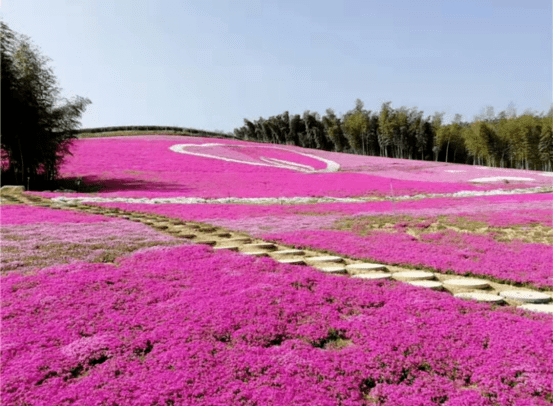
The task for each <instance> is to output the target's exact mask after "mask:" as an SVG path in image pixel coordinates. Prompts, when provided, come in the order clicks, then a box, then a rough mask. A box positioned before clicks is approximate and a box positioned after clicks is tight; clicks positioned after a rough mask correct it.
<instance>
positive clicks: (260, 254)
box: [242, 251, 269, 257]
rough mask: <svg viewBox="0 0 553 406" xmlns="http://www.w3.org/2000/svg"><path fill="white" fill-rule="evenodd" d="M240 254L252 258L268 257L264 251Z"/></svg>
mask: <svg viewBox="0 0 553 406" xmlns="http://www.w3.org/2000/svg"><path fill="white" fill-rule="evenodd" d="M242 254H245V255H251V256H252V257H268V256H269V255H268V254H267V253H266V252H265V251H255V252H242Z"/></svg>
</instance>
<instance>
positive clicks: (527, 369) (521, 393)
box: [0, 136, 553, 406]
mask: <svg viewBox="0 0 553 406" xmlns="http://www.w3.org/2000/svg"><path fill="white" fill-rule="evenodd" d="M72 151H73V154H74V155H73V156H72V157H68V159H67V160H66V162H65V164H64V165H63V167H62V168H61V172H62V174H63V175H64V176H65V177H66V178H82V179H83V181H84V183H85V184H87V186H90V185H92V184H95V185H97V186H98V187H99V188H100V189H99V191H98V193H91V194H85V193H54V192H42V193H38V192H33V193H31V192H29V193H30V194H35V195H40V196H42V197H50V198H58V200H57V201H58V202H59V203H60V204H63V203H64V200H63V199H61V200H60V199H59V198H61V197H63V198H64V199H71V198H80V199H81V200H83V199H84V200H83V201H84V202H87V201H88V204H92V205H97V206H100V207H113V208H119V209H123V210H127V211H134V212H143V213H154V214H158V215H163V216H167V217H173V218H178V219H182V220H185V221H196V222H203V223H207V224H212V225H215V226H219V227H223V228H226V229H228V230H232V231H241V232H246V233H248V234H250V235H251V236H253V237H256V238H261V239H264V240H272V241H277V242H280V243H283V244H285V245H289V246H295V247H305V248H311V249H318V250H323V251H327V252H330V253H336V254H339V255H344V256H350V257H352V258H358V259H367V260H370V261H373V262H378V263H382V264H389V265H401V266H403V267H406V268H414V269H429V270H433V271H436V272H448V273H456V274H461V275H474V276H477V277H484V278H488V279H493V280H496V281H502V282H505V283H511V284H521V285H525V286H529V287H533V288H536V289H551V288H553V276H552V273H551V269H552V268H551V266H552V264H553V249H552V246H553V194H552V193H551V191H550V189H548V188H551V187H552V186H553V184H552V182H553V177H551V176H548V174H547V173H540V172H536V171H521V170H502V169H493V168H485V167H478V166H465V165H452V164H444V163H441V162H423V161H409V160H399V159H389V158H379V157H368V156H357V155H348V154H342V153H334V152H327V151H316V150H309V149H304V148H299V147H293V146H282V145H273V144H258V143H252V142H243V141H233V140H228V139H209V138H197V137H183V136H132V137H112V138H101V137H99V138H87V139H79V140H76V142H75V144H74V146H73V148H72ZM538 187H540V188H542V189H540V190H539V191H540V192H541V193H537V192H536V190H534V189H531V190H530V189H529V190H526V191H523V190H520V189H523V188H538ZM484 191H487V192H489V193H490V195H485V196H484V195H478V193H477V192H484ZM497 191H500V192H501V193H504V194H502V195H491V194H493V193H496V192H497ZM458 192H466V193H458ZM431 194H439V195H440V196H438V197H436V196H422V195H431ZM328 196H330V197H336V198H350V197H363V198H364V199H358V200H357V201H355V199H343V200H339V202H332V203H326V202H324V201H328V199H327V200H324V199H308V200H309V201H308V202H305V201H303V202H304V203H301V204H300V203H299V202H300V200H299V199H297V198H307V197H317V198H322V197H328ZM369 197H372V198H373V201H369ZM99 198H102V199H99ZM200 198H203V199H216V198H221V199H223V200H220V201H219V202H218V203H215V202H213V201H206V202H204V201H203V200H201V199H200ZM246 198H273V199H266V200H263V199H257V200H256V199H252V200H247V199H246ZM275 198H286V199H282V200H280V201H281V202H282V203H285V204H274V202H275V201H277V202H278V201H279V200H276V199H275ZM87 199H88V200H87ZM94 199H96V200H94ZM156 199H157V200H156ZM159 199H166V200H159ZM171 199H172V200H171ZM179 199H180V200H179ZM186 199H189V200H186ZM306 200H307V199H306ZM3 201H4V200H3ZM8 201H9V199H8ZM65 201H67V200H65ZM321 201H323V202H321ZM13 202H16V201H15V200H12V203H13ZM177 202H178V203H177ZM199 202H200V203H199ZM202 202H203V203H202ZM0 223H1V224H0V225H1V236H2V238H1V241H0V248H1V250H2V258H1V273H0V289H1V296H0V301H1V306H0V313H1V317H2V324H1V329H0V339H1V343H2V345H1V346H0V359H1V365H2V369H1V372H0V378H1V379H0V382H1V385H0V394H1V401H0V403H1V404H2V405H4V404H5V405H18V406H24V405H25V406H50V405H105V406H114V405H119V406H123V405H129V406H134V405H137V406H169V405H173V406H175V405H221V406H229V405H248V406H254V405H257V406H264V405H287V406H288V405H317V406H319V405H321V406H324V405H328V406H331V405H332V406H334V405H342V406H346V405H351V406H353V405H367V406H370V405H378V406H413V405H416V406H419V405H424V406H426V405H429V406H432V405H434V406H435V405H445V406H473V405H474V406H531V405H534V406H546V405H551V404H553V384H552V383H553V359H552V357H551V354H552V353H553V317H552V315H550V314H543V313H537V312H530V311H523V310H520V309H517V308H516V307H510V306H499V305H490V304H482V303H477V302H475V301H474V302H473V301H465V300H460V299H457V298H455V297H453V296H451V295H449V294H446V293H444V292H435V291H432V290H429V289H422V288H419V287H414V286H411V285H408V284H404V283H401V282H396V281H393V280H384V281H383V280H380V281H376V280H363V279H357V278H349V277H344V276H337V275H332V274H327V273H323V272H320V271H318V270H316V269H314V268H312V267H309V266H295V265H285V264H282V263H279V262H277V261H275V260H273V259H271V258H256V257H250V256H246V255H242V254H240V253H234V252H230V251H226V252H223V251H214V250H213V249H212V248H211V247H207V246H205V245H197V244H193V243H191V242H188V241H185V240H182V239H177V238H173V237H171V236H168V235H165V234H162V233H160V232H158V231H156V230H155V229H154V228H151V227H149V226H147V225H145V224H142V223H136V222H132V221H129V220H124V219H122V218H110V217H107V216H102V215H94V214H88V213H84V214H83V213H77V212H72V211H67V210H53V209H49V208H42V207H30V206H24V205H19V204H10V205H4V204H2V205H1V206H0Z"/></svg>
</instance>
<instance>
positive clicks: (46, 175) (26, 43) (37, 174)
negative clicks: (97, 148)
mask: <svg viewBox="0 0 553 406" xmlns="http://www.w3.org/2000/svg"><path fill="white" fill-rule="evenodd" d="M0 54H1V64H2V79H1V80H2V83H1V89H2V90H1V93H2V94H1V97H2V112H1V115H2V116H1V118H2V133H1V139H2V141H1V147H2V150H3V155H4V157H5V159H6V160H7V161H8V165H7V168H6V167H4V169H5V170H3V173H2V178H3V182H4V183H6V181H7V182H10V183H11V182H14V183H17V184H21V185H30V186H32V187H34V188H36V187H37V186H41V185H44V184H45V183H46V182H47V181H51V180H53V179H55V178H57V176H58V167H59V164H60V163H61V162H62V159H63V157H64V156H65V155H67V154H68V153H69V147H70V143H71V140H72V139H74V138H75V136H74V134H73V132H74V130H75V129H76V128H77V127H78V126H79V125H80V122H79V119H80V117H81V114H82V113H83V112H84V111H85V109H86V106H87V105H88V104H90V103H91V101H90V100H89V99H86V98H82V97H79V96H77V97H76V99H75V100H74V101H72V102H69V101H67V100H66V99H61V100H63V101H64V102H65V103H64V104H61V105H60V104H59V101H60V99H59V97H58V95H59V93H60V89H59V88H58V86H57V81H56V78H55V76H54V74H53V72H52V69H51V68H48V67H46V64H47V62H48V60H49V58H45V57H42V56H41V55H40V53H39V51H38V50H36V49H35V48H34V47H33V45H32V44H31V42H30V39H29V38H28V37H26V36H23V35H19V34H17V33H15V32H13V31H12V30H11V29H10V28H9V27H8V25H7V24H5V23H4V22H0Z"/></svg>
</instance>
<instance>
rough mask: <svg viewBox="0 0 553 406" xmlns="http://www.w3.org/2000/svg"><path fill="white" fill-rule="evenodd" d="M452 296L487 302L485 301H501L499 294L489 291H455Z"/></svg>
mask: <svg viewBox="0 0 553 406" xmlns="http://www.w3.org/2000/svg"><path fill="white" fill-rule="evenodd" d="M453 296H455V297H458V298H460V299H472V300H476V301H478V302H487V303H501V302H503V298H502V297H501V296H497V295H492V294H489V293H480V292H465V293H457V294H456V295H453Z"/></svg>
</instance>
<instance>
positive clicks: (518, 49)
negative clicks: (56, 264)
mask: <svg viewBox="0 0 553 406" xmlns="http://www.w3.org/2000/svg"><path fill="white" fill-rule="evenodd" d="M0 17H1V18H2V19H3V21H4V22H6V23H7V24H8V25H9V26H10V28H12V29H13V30H15V31H16V32H18V33H20V34H25V35H28V36H29V37H30V38H31V40H32V42H33V43H34V44H35V45H36V46H37V47H39V48H40V50H41V53H42V55H44V56H47V57H49V58H52V61H51V62H50V65H49V66H51V67H52V68H53V71H54V74H55V75H56V77H57V79H58V81H59V86H60V87H61V88H62V89H63V92H62V96H64V97H67V98H71V97H72V96H74V95H79V96H83V97H88V98H89V99H90V100H91V101H92V103H93V104H91V105H89V106H88V108H87V111H86V112H85V113H84V114H83V117H82V124H83V127H85V128H86V127H103V126H116V125H171V126H173V125H174V126H184V127H192V128H198V129H204V130H222V131H232V130H233V128H235V127H237V126H242V125H243V119H244V118H248V119H257V118H259V117H260V116H263V117H265V118H267V117H269V116H271V115H276V114H280V113H282V112H283V111H285V110H288V111H289V112H290V114H292V113H299V114H301V113H303V111H304V110H311V111H317V112H319V113H320V114H321V115H322V114H324V112H325V110H326V109H327V108H329V107H330V108H333V109H334V110H335V111H336V113H338V114H341V113H345V112H346V111H348V110H350V109H352V108H353V107H354V105H355V99H357V98H359V99H361V100H362V101H363V102H364V103H365V108H366V109H368V110H372V111H379V110H380V107H381V104H382V103H383V102H385V101H391V102H392V107H394V108H398V107H401V106H406V107H408V108H412V107H418V109H419V110H423V111H424V115H425V117H426V116H429V115H431V114H434V112H436V111H443V112H445V113H446V114H445V117H444V119H445V122H450V121H451V120H452V119H453V116H454V115H455V114H456V113H459V114H462V115H463V120H464V121H471V120H472V119H473V117H474V115H476V114H479V113H481V112H482V111H483V108H484V107H485V106H487V105H491V106H493V107H494V108H495V113H498V112H499V111H501V110H506V109H507V107H508V105H509V103H510V102H513V103H514V105H515V107H516V109H517V112H518V114H521V113H522V112H524V111H525V110H526V109H531V110H532V112H535V113H541V112H542V111H545V112H546V111H547V110H548V109H549V107H550V106H551V103H552V74H553V67H552V60H553V55H552V29H553V27H552V2H551V0H517V1H513V0H442V1H438V0H436V1H434V0H428V1H413V0H386V1H376V0H374V1H370V0H356V1H346V0H344V1H339V0H336V1H324V0H320V1H301V0H297V1H277V0H261V1H253V0H232V1H222V0H217V1H208V0H188V1H186V0H184V1H183V0H176V1H173V0H171V1H166V0H158V1H154V0H151V1H143V0H110V1H104V0H48V1H36V0H4V1H3V2H2V4H1V8H0Z"/></svg>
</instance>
